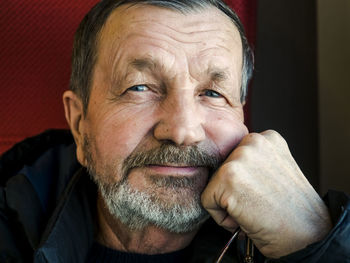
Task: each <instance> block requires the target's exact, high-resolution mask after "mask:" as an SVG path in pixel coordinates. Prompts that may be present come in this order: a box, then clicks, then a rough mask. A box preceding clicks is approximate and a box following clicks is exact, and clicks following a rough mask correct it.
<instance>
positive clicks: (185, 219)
mask: <svg viewBox="0 0 350 263" xmlns="http://www.w3.org/2000/svg"><path fill="white" fill-rule="evenodd" d="M176 179H178V178H176ZM185 183H186V182H185ZM179 184H180V185H181V184H184V182H183V181H182V182H181V181H178V180H177V181H176V182H175V183H174V185H175V187H177V186H176V185H179ZM98 186H99V190H100V193H101V195H102V197H103V199H104V201H105V204H106V207H107V208H108V211H109V213H110V214H111V215H113V216H114V217H115V218H118V219H119V220H120V221H121V222H122V223H123V224H124V225H126V226H128V227H129V228H130V229H132V230H142V229H144V228H145V227H147V226H149V225H154V226H156V227H159V228H162V229H165V230H168V231H169V232H173V233H185V232H190V231H193V230H195V229H197V228H199V226H200V225H201V224H202V223H203V222H204V221H205V220H206V219H207V218H208V217H209V215H208V213H207V212H206V211H205V209H204V208H203V207H202V205H201V203H200V195H199V194H198V195H197V196H194V197H193V198H188V200H186V201H185V202H184V200H176V199H178V198H181V197H183V195H182V194H181V190H179V191H178V193H177V194H176V193H175V194H173V192H174V190H175V189H174V188H173V189H172V190H171V194H169V195H172V196H173V198H174V199H175V200H172V201H171V202H169V201H165V200H162V199H161V198H160V197H159V196H158V194H157V192H156V189H154V190H153V189H152V190H151V191H149V192H145V191H139V190H137V189H134V188H131V186H130V185H129V183H128V181H127V180H125V181H123V182H122V183H121V184H115V185H112V186H110V185H103V184H98ZM152 188H156V186H155V187H152ZM148 189H149V188H148ZM175 192H176V190H175Z"/></svg>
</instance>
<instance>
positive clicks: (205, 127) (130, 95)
mask: <svg viewBox="0 0 350 263" xmlns="http://www.w3.org/2000/svg"><path fill="white" fill-rule="evenodd" d="M251 72H252V58H251V55H250V51H249V46H248V44H247V40H246V38H245V36H244V32H243V28H242V26H241V23H240V22H239V20H238V18H237V16H236V15H235V13H234V12H233V11H232V10H230V9H229V8H228V7H227V6H226V5H225V4H223V3H222V2H221V1H219V0H217V1H214V0H207V1H204V0H202V1H196V0H191V1H162V0H157V1H156V0H144V1H132V0H129V1H128V0H125V1H117V0H114V1H101V2H100V3H99V4H98V5H97V6H95V7H94V8H93V9H92V10H91V11H90V12H89V13H88V15H87V16H86V17H85V18H84V20H83V21H82V23H81V25H80V27H79V29H78V31H77V34H76V38H75V43H74V51H73V65H72V76H71V90H70V91H66V92H65V93H64V95H63V101H64V107H65V114H66V119H67V121H68V124H69V126H70V129H71V133H72V134H73V137H74V141H75V144H73V143H72V140H71V138H70V136H69V135H67V134H66V133H64V132H58V131H52V132H49V133H45V134H43V135H41V136H39V137H37V138H34V139H31V140H29V141H26V142H25V143H24V146H22V147H26V149H27V150H25V152H24V153H23V151H22V154H21V155H20V156H15V157H14V153H13V152H14V150H16V149H14V150H12V155H11V154H5V155H4V158H3V160H2V163H1V165H2V167H6V169H5V168H2V173H3V174H2V175H1V176H2V177H3V178H2V182H4V183H2V186H3V187H2V188H1V191H2V195H1V206H0V209H1V210H0V213H1V214H0V215H1V217H0V231H1V232H0V233H1V235H0V236H1V237H0V246H1V247H0V249H1V251H0V253H1V254H0V255H1V256H0V261H1V260H2V259H4V261H1V262H12V261H11V260H13V261H14V262H17V261H18V262H30V261H35V262H65V263H66V262H214V260H215V258H216V256H217V254H218V253H219V252H220V250H221V249H222V247H223V246H224V244H225V242H226V241H227V240H226V239H227V236H228V235H227V234H228V233H230V232H237V231H236V230H237V229H240V230H241V235H242V236H243V235H246V236H247V237H249V240H251V241H252V242H253V243H254V245H255V247H256V248H257V250H258V251H256V252H255V260H256V262H263V261H264V260H265V259H264V258H265V257H266V258H268V260H270V261H271V262H273V261H274V259H275V260H276V261H281V262H347V261H349V260H350V252H349V250H350V249H349V242H348V241H349V237H348V236H349V234H350V230H349V227H348V223H349V220H350V219H349V215H348V213H349V205H348V200H347V198H346V196H345V195H342V194H339V193H330V194H329V197H328V201H327V202H328V207H327V206H326V204H325V203H324V202H323V201H322V199H321V198H320V197H319V196H318V194H317V193H316V192H315V190H314V189H313V188H312V186H311V185H310V184H309V183H308V181H307V180H306V178H305V177H304V175H303V174H302V172H301V171H300V169H299V168H298V166H297V164H296V163H295V161H294V160H293V158H292V156H291V154H290V152H289V150H288V146H287V143H286V142H285V141H284V140H283V138H282V137H281V136H280V135H279V134H278V133H276V132H274V131H266V132H263V133H261V134H254V133H249V132H248V130H247V128H246V126H245V125H244V120H243V105H244V103H245V94H246V88H247V84H248V81H249V79H250V76H251ZM22 145H23V144H22ZM18 147H21V146H20V145H19V146H17V152H18ZM28 149H30V150H28ZM9 155H11V158H9V157H8V156H9ZM75 155H76V159H77V161H78V162H79V164H80V165H81V166H80V165H78V164H77V163H76V161H75ZM26 158H27V159H26ZM9 160H11V162H10V161H9ZM13 160H15V161H13ZM28 160H30V161H28ZM5 172H6V173H5ZM5 181H6V183H5ZM5 185H6V186H5ZM95 185H96V186H95ZM209 215H210V216H211V217H212V218H213V219H214V220H215V222H216V223H217V224H218V225H219V226H215V225H213V224H212V223H211V221H210V220H207V219H208V218H209ZM206 221H207V222H206ZM205 222H206V223H205ZM223 229H226V230H228V231H224V230H223ZM248 243H249V242H248ZM240 244H241V241H239V240H237V241H236V242H235V247H238V250H236V249H231V250H230V251H229V252H228V254H227V255H226V256H225V257H226V258H224V260H227V261H226V262H238V260H239V258H242V256H241V249H239V247H241V245H240ZM230 259H231V261H229V260H230ZM6 260H7V261H6Z"/></svg>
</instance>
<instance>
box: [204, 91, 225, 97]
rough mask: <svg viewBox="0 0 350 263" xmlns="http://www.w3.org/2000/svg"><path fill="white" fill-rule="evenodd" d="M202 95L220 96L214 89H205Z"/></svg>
mask: <svg viewBox="0 0 350 263" xmlns="http://www.w3.org/2000/svg"><path fill="white" fill-rule="evenodd" d="M203 95H204V96H207V97H212V98H222V95H221V94H220V93H218V92H216V91H214V90H206V91H204V94H203Z"/></svg>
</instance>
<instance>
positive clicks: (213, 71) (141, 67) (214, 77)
mask: <svg viewBox="0 0 350 263" xmlns="http://www.w3.org/2000/svg"><path fill="white" fill-rule="evenodd" d="M130 65H131V66H132V67H133V68H135V69H136V70H138V71H141V72H143V71H146V70H150V71H155V70H157V69H159V68H160V65H159V63H158V62H157V61H156V60H153V59H150V58H135V59H133V60H132V61H131V62H130ZM207 74H208V75H209V76H210V79H211V81H214V82H220V81H225V80H227V79H228V75H227V73H226V71H225V70H223V69H220V68H218V67H213V68H209V69H208V70H207Z"/></svg>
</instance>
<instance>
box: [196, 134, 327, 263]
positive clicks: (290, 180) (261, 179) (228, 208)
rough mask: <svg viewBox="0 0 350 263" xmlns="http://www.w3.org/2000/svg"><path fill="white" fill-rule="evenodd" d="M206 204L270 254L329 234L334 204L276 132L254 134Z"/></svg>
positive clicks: (209, 191) (221, 172) (215, 181)
mask: <svg viewBox="0 0 350 263" xmlns="http://www.w3.org/2000/svg"><path fill="white" fill-rule="evenodd" d="M202 204H203V206H204V208H205V209H207V211H208V212H209V213H210V215H211V216H212V217H213V218H214V220H215V221H216V222H217V223H218V224H219V225H221V226H222V227H224V228H226V229H227V230H230V231H233V230H234V229H235V228H237V227H238V226H240V227H241V229H242V230H243V231H244V232H245V233H246V234H247V235H248V236H249V238H251V239H252V240H253V242H254V244H255V246H256V247H257V248H258V249H259V250H260V251H261V252H262V253H263V254H264V255H265V256H266V257H270V258H279V257H281V256H284V255H287V254H290V253H292V252H294V251H297V250H299V249H302V248H304V247H305V246H307V245H309V244H311V243H314V242H316V241H319V240H321V239H322V238H324V237H325V236H326V235H327V233H328V232H329V231H330V229H331V227H332V225H331V220H330V216H329V213H328V209H327V207H326V206H325V204H324V203H323V201H322V199H321V198H320V197H319V195H318V194H317V193H316V191H315V190H314V189H313V187H312V186H311V185H310V183H309V182H308V181H307V179H306V178H305V177H304V175H303V173H302V172H301V171H300V169H299V167H298V165H297V164H296V162H295V161H294V159H293V157H292V155H291V153H290V151H289V149H288V145H287V143H286V141H285V140H284V139H283V138H282V137H281V136H280V135H279V134H278V133H277V132H275V131H265V132H263V133H260V134H254V133H251V134H248V135H247V136H245V137H244V138H243V140H242V141H241V143H240V144H239V145H238V146H237V147H236V149H235V150H234V151H233V152H232V153H231V154H230V155H229V156H228V158H227V159H226V161H225V162H224V163H223V164H222V166H221V167H220V168H219V169H218V170H217V172H216V173H215V174H214V176H213V177H212V179H211V181H210V182H209V184H208V186H207V188H206V189H205V191H204V192H203V194H202Z"/></svg>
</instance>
